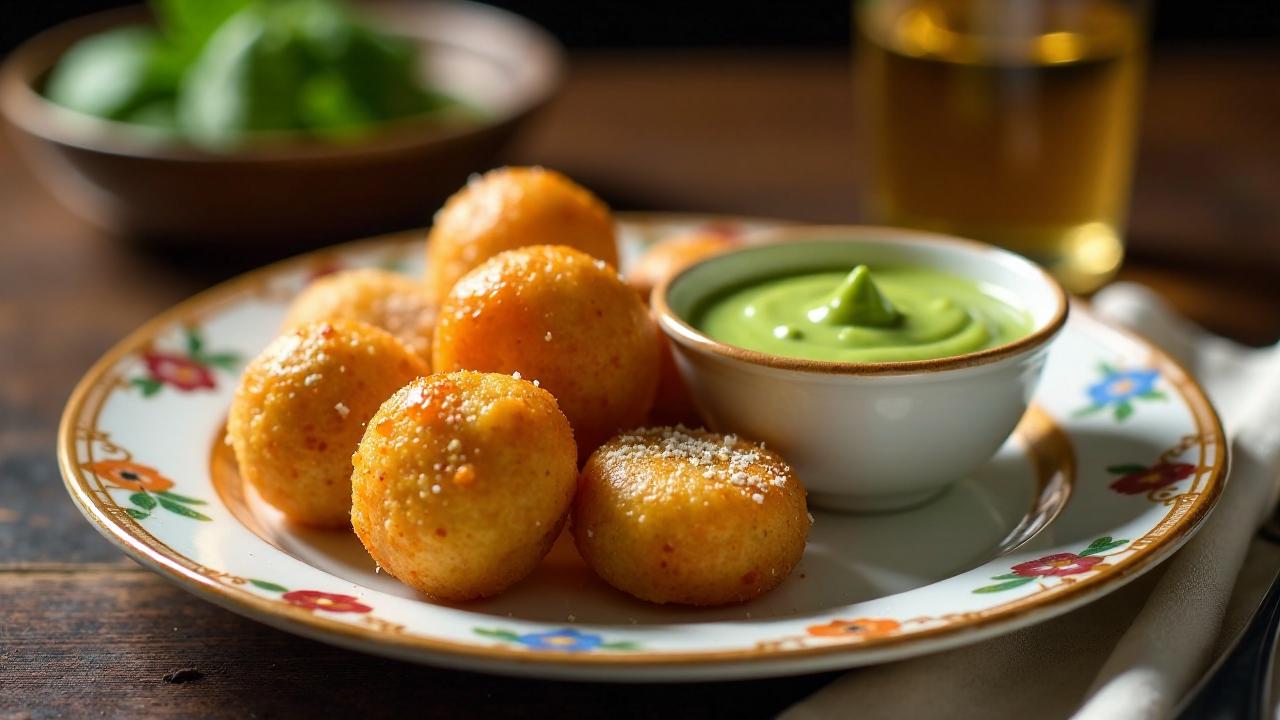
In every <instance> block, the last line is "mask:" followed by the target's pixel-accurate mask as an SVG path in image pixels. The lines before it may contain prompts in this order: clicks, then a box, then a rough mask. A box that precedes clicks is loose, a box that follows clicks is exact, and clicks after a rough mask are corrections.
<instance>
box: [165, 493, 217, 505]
mask: <svg viewBox="0 0 1280 720" xmlns="http://www.w3.org/2000/svg"><path fill="white" fill-rule="evenodd" d="M157 495H159V496H160V497H166V498H169V499H170V500H177V501H178V502H180V503H186V504H188V505H207V504H208V503H206V502H205V501H203V500H200V499H197V498H191V497H187V496H186V495H179V494H178V493H175V492H169V491H168V490H164V491H161V492H159V493H157Z"/></svg>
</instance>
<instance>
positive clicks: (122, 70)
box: [44, 27, 174, 119]
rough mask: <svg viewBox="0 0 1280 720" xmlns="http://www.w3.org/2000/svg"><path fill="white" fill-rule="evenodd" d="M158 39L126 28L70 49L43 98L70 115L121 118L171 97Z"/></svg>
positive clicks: (139, 29)
mask: <svg viewBox="0 0 1280 720" xmlns="http://www.w3.org/2000/svg"><path fill="white" fill-rule="evenodd" d="M163 53H164V48H163V46H162V44H161V42H160V37H159V35H158V34H157V33H156V32H155V31H154V30H152V29H150V28H142V27H124V28H117V29H115V30H108V31H106V32H102V33H99V34H97V35H92V36H90V37H87V38H85V39H84V40H81V41H80V42H78V43H76V44H75V45H73V46H72V47H71V49H70V50H68V51H67V52H66V53H65V54H64V55H63V56H62V58H61V59H60V60H58V64H57V65H56V66H54V68H53V71H52V73H50V75H49V80H48V82H47V83H46V84H45V89H44V92H45V96H46V97H48V98H49V99H50V100H52V101H53V102H55V103H57V104H59V105H61V106H63V107H67V108H71V109H72V110H77V111H79V112H82V113H87V114H89V115H95V116H97V117H104V118H113V119H122V118H124V117H125V116H127V115H128V114H129V113H130V112H132V111H134V110H136V109H137V108H139V107H140V106H142V105H143V104H144V103H146V102H148V101H150V100H154V99H156V98H157V97H162V96H165V95H172V93H173V91H174V78H171V77H169V75H170V74H171V73H169V72H168V71H167V70H166V69H165V65H166V64H165V62H164V59H163Z"/></svg>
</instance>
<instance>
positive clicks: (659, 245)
mask: <svg viewBox="0 0 1280 720" xmlns="http://www.w3.org/2000/svg"><path fill="white" fill-rule="evenodd" d="M739 244H740V242H739V240H738V238H737V237H736V236H735V235H734V234H732V233H729V232H726V231H724V230H718V229H715V228H711V229H703V230H694V231H692V232H689V233H684V234H682V235H675V236H673V237H669V238H666V239H665V240H660V241H658V242H656V243H654V244H653V245H651V246H649V249H647V250H645V251H644V253H643V254H642V255H641V256H640V257H639V258H637V259H636V261H635V264H633V265H632V266H631V268H630V269H629V270H627V283H628V284H629V285H631V287H633V288H635V289H636V291H637V292H639V293H640V296H641V297H643V298H644V300H645V302H648V301H649V295H650V293H652V292H653V289H654V288H655V287H657V286H658V285H659V284H661V283H662V281H664V280H666V279H668V278H671V277H674V276H675V274H676V273H678V272H680V271H681V270H684V269H685V268H687V267H689V266H690V265H692V264H694V263H696V262H698V261H699V260H703V259H706V258H709V257H713V256H715V255H720V254H722V253H726V252H728V251H730V250H732V249H734V248H735V247H738V245H739Z"/></svg>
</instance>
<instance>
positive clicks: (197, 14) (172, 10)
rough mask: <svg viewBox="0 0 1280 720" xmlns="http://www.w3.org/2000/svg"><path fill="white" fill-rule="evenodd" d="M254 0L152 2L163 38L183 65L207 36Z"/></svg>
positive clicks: (194, 53)
mask: <svg viewBox="0 0 1280 720" xmlns="http://www.w3.org/2000/svg"><path fill="white" fill-rule="evenodd" d="M251 2H253V0H152V3H151V6H152V7H153V8H154V9H155V12H156V15H157V16H158V18H159V20H160V25H161V27H162V28H163V31H164V35H165V38H166V39H167V40H168V41H169V43H170V44H171V45H172V46H173V47H174V48H175V49H176V51H177V53H178V54H179V56H180V57H181V58H182V61H183V64H184V65H185V64H187V63H190V62H191V61H192V60H194V59H195V57H196V56H197V55H199V54H200V51H201V50H202V49H204V45H205V43H206V42H208V40H209V37H210V36H211V35H213V33H214V32H216V31H217V29H218V28H219V27H221V26H222V24H223V23H225V22H226V21H227V20H228V19H229V18H231V16H232V15H235V14H236V13H237V12H240V11H241V10H243V9H244V8H245V6H247V5H249V4H250V3H251Z"/></svg>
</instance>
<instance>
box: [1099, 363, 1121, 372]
mask: <svg viewBox="0 0 1280 720" xmlns="http://www.w3.org/2000/svg"><path fill="white" fill-rule="evenodd" d="M1098 372H1100V373H1102V374H1103V375H1115V374H1116V372H1118V371H1117V370H1116V368H1115V366H1114V365H1112V364H1111V363H1108V362H1100V363H1098Z"/></svg>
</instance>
